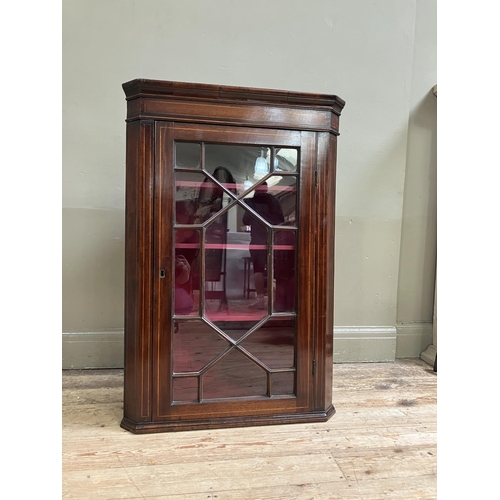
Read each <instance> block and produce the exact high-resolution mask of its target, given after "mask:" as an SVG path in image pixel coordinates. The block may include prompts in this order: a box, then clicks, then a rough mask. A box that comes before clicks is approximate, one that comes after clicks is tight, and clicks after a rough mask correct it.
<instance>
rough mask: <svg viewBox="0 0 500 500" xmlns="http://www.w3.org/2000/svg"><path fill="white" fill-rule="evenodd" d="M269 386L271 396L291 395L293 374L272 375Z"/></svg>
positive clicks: (293, 388)
mask: <svg viewBox="0 0 500 500" xmlns="http://www.w3.org/2000/svg"><path fill="white" fill-rule="evenodd" d="M271 384H272V385H271V394H272V395H273V396H282V395H292V394H294V393H295V373H294V372H285V373H273V374H272V379H271Z"/></svg>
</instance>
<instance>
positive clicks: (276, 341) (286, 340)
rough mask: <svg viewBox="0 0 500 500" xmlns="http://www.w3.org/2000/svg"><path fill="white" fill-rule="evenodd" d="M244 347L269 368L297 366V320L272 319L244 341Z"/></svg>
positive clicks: (242, 344)
mask: <svg viewBox="0 0 500 500" xmlns="http://www.w3.org/2000/svg"><path fill="white" fill-rule="evenodd" d="M241 346H242V347H244V348H245V349H246V350H247V351H248V352H250V353H251V354H252V355H253V356H255V357H256V358H257V359H259V360H260V361H262V362H263V363H264V364H265V365H266V366H267V367H268V368H270V369H276V368H293V367H294V366H295V318H291V319H284V318H271V319H269V320H268V321H267V322H266V323H265V324H264V325H263V326H261V327H260V328H259V329H258V330H256V331H255V332H252V333H251V334H250V335H249V336H248V337H247V338H245V339H244V340H243V342H242V343H241Z"/></svg>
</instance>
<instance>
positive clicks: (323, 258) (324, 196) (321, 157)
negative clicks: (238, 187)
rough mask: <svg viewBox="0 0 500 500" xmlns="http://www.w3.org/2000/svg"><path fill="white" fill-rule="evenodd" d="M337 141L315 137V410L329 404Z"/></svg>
mask: <svg viewBox="0 0 500 500" xmlns="http://www.w3.org/2000/svg"><path fill="white" fill-rule="evenodd" d="M336 148H337V138H336V137H335V136H334V135H332V134H328V133H319V134H318V163H317V169H318V187H317V195H318V205H317V207H318V209H317V228H318V232H317V245H316V266H317V270H318V272H317V280H316V297H317V301H316V331H317V336H316V346H315V348H316V356H317V357H316V359H317V374H316V376H317V377H318V378H317V380H318V381H321V382H320V383H318V384H317V385H316V388H317V392H316V397H315V405H314V408H315V409H326V408H328V407H329V406H330V405H331V404H332V385H333V293H334V290H333V288H334V286H333V285H334V252H335V177H336Z"/></svg>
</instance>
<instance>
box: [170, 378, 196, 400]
mask: <svg viewBox="0 0 500 500" xmlns="http://www.w3.org/2000/svg"><path fill="white" fill-rule="evenodd" d="M173 386H174V397H173V399H174V401H182V402H186V401H191V402H194V401H198V377H182V378H174V384H173Z"/></svg>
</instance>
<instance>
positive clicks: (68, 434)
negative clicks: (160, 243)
mask: <svg viewBox="0 0 500 500" xmlns="http://www.w3.org/2000/svg"><path fill="white" fill-rule="evenodd" d="M62 384H63V390H62V399H63V404H62V422H63V429H62V448H63V456H62V467H63V469H62V492H63V498H64V499H68V500H70V499H82V500H93V499H106V500H115V499H155V500H162V499H172V500H202V499H217V500H242V499H245V500H257V499H259V500H274V499H280V500H281V499H286V500H294V499H297V500H298V499H304V500H305V499H313V500H323V499H325V500H326V499H328V500H333V499H343V500H355V499H358V500H360V499H362V500H377V499H382V498H383V499H400V500H412V499H415V500H417V499H418V500H426V499H435V498H437V494H436V490H437V472H436V471H437V434H436V432H437V404H436V397H437V374H436V373H434V371H433V370H432V368H431V367H430V366H429V365H427V364H425V363H424V362H422V361H421V360H418V359H411V360H398V361H396V362H395V363H356V364H336V365H334V398H333V401H334V406H335V408H336V410H337V413H336V414H335V415H334V416H333V417H332V418H331V419H330V420H329V421H328V422H325V423H317V424H297V425H278V426H267V427H253V428H250V427H249V428H236V429H216V430H207V431H190V432H177V433H161V434H149V435H133V434H131V433H129V432H127V431H125V430H123V429H121V428H120V427H119V424H120V420H121V418H122V398H123V371H122V370H89V371H83V370H82V371H79V370H75V371H63V375H62Z"/></svg>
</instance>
